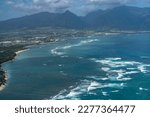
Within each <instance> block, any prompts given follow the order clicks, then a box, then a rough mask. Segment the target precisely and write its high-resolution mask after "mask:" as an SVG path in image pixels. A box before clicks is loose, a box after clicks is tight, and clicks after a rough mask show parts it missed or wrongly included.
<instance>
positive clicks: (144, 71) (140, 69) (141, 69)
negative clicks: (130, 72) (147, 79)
mask: <svg viewBox="0 0 150 117" xmlns="http://www.w3.org/2000/svg"><path fill="white" fill-rule="evenodd" d="M138 69H139V71H141V72H142V73H147V72H148V70H146V67H145V65H140V66H138Z"/></svg>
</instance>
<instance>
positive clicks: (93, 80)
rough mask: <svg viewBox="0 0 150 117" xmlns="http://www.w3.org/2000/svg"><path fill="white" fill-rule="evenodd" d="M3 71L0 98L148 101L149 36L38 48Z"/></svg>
mask: <svg viewBox="0 0 150 117" xmlns="http://www.w3.org/2000/svg"><path fill="white" fill-rule="evenodd" d="M3 68H4V69H5V70H6V71H7V74H8V83H7V86H6V88H5V89H4V90H3V91H2V92H0V99H89V100H94V99H106V100H108V99H112V100H116V99H119V100H123V99H125V100H128V99H133V100H136V99H140V100H143V99H150V34H131V35H113V36H112V35H110V36H91V37H84V38H83V37H80V38H73V39H67V40H66V41H63V42H56V43H49V44H45V45H37V46H33V47H31V48H30V49H28V50H27V51H25V52H23V53H21V54H19V55H18V56H17V57H16V59H15V60H13V61H9V62H7V63H5V64H3Z"/></svg>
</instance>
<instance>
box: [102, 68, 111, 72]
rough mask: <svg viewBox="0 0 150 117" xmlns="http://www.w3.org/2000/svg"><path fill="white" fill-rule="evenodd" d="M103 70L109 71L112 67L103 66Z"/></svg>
mask: <svg viewBox="0 0 150 117" xmlns="http://www.w3.org/2000/svg"><path fill="white" fill-rule="evenodd" d="M101 69H102V70H103V71H105V72H107V71H109V70H110V68H109V67H102V68H101Z"/></svg>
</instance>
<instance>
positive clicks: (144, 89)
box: [139, 87, 148, 91]
mask: <svg viewBox="0 0 150 117" xmlns="http://www.w3.org/2000/svg"><path fill="white" fill-rule="evenodd" d="M139 90H141V91H148V89H146V88H142V87H139Z"/></svg>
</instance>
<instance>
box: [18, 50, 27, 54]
mask: <svg viewBox="0 0 150 117" xmlns="http://www.w3.org/2000/svg"><path fill="white" fill-rule="evenodd" d="M27 50H28V49H24V50H19V51H17V52H16V55H18V54H20V53H22V52H25V51H27Z"/></svg>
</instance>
